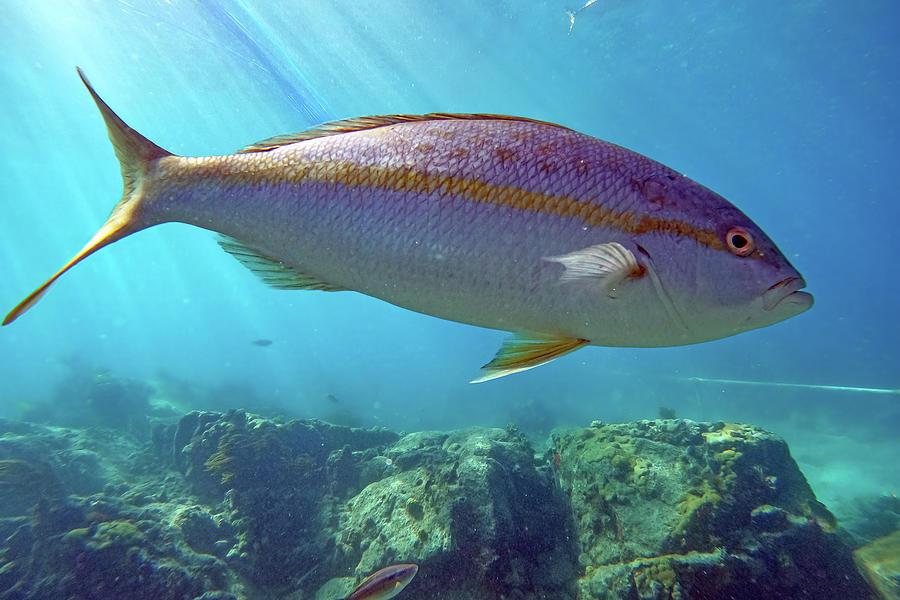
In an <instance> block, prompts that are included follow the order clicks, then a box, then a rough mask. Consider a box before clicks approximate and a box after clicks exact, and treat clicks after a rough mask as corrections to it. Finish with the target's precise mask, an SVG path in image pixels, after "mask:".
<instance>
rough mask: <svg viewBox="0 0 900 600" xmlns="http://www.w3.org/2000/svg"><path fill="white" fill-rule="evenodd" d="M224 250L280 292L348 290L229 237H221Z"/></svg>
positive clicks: (220, 241) (220, 242)
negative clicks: (302, 271)
mask: <svg viewBox="0 0 900 600" xmlns="http://www.w3.org/2000/svg"><path fill="white" fill-rule="evenodd" d="M218 241H219V245H220V246H221V247H222V250H224V251H225V252H227V253H228V254H230V255H232V256H233V257H235V258H236V259H237V260H238V262H239V263H241V264H242V265H244V266H245V267H247V268H248V269H250V270H251V271H253V273H254V274H255V275H256V276H257V277H259V278H260V279H262V280H263V282H265V283H266V284H268V285H270V286H272V287H273V288H277V289H279V290H320V291H323V292H342V291H346V289H347V288H342V287H340V286H337V285H332V284H330V283H327V282H325V281H322V280H320V279H319V278H317V277H314V276H312V275H307V274H306V273H301V272H300V271H298V270H296V269H294V268H293V267H291V266H290V265H286V264H284V263H283V262H281V261H280V260H278V259H275V258H272V257H271V256H268V255H267V254H264V253H263V252H260V251H259V250H257V249H256V248H252V247H250V246H248V245H247V244H244V243H243V242H241V241H239V240H236V239H234V238H233V237H228V236H227V235H220V236H219V240H218Z"/></svg>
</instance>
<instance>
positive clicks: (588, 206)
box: [3, 69, 813, 381]
mask: <svg viewBox="0 0 900 600" xmlns="http://www.w3.org/2000/svg"><path fill="white" fill-rule="evenodd" d="M78 73H79V75H80V76H81V79H82V81H83V82H84V84H85V85H86V86H87V88H88V91H89V92H90V93H91V96H92V97H93V99H94V102H95V103H96V104H97V107H98V108H99V109H100V113H101V114H102V116H103V119H104V121H105V122H106V126H107V129H108V132H109V138H110V140H111V141H112V144H113V147H114V149H115V153H116V156H117V157H118V159H119V162H120V163H121V168H122V178H123V180H124V187H125V190H124V193H123V196H122V199H121V201H120V202H119V203H118V204H117V205H116V206H115V208H114V209H113V211H112V214H111V215H110V217H109V219H108V220H107V221H106V223H105V224H104V225H103V226H102V227H101V228H100V230H99V231H98V232H97V233H96V234H95V235H94V237H93V238H91V240H90V241H89V242H88V243H87V245H86V246H85V247H84V248H83V249H82V250H81V251H80V252H79V253H78V254H77V255H76V256H75V258H73V259H72V260H71V261H69V263H67V264H66V265H65V266H64V267H63V268H62V269H61V270H60V271H59V272H57V273H56V274H55V275H54V276H53V277H51V278H50V279H49V280H48V281H47V282H46V283H44V284H43V285H42V286H40V287H39V288H38V289H37V290H35V291H34V292H33V293H32V294H31V295H30V296H28V297H27V298H26V299H25V300H23V301H22V302H21V303H20V304H19V305H18V306H16V307H15V308H14V309H13V310H12V311H11V312H10V313H9V314H8V315H7V316H6V318H5V319H4V321H3V324H4V325H7V324H9V323H11V322H12V321H13V320H15V319H17V318H18V317H19V316H21V315H22V314H23V313H24V312H25V311H27V310H28V309H29V308H31V307H32V306H33V305H34V304H35V303H36V302H37V301H38V300H39V299H40V298H41V297H42V296H43V295H44V293H45V292H46V291H47V289H48V288H49V287H50V285H51V284H52V283H53V282H55V281H56V280H57V278H59V277H60V275H62V274H63V273H65V272H66V271H68V270H69V269H70V268H71V267H73V266H74V265H75V264H77V263H78V262H80V261H81V260H83V259H84V258H85V257H87V256H89V255H90V254H93V253H94V252H96V251H97V250H99V249H100V248H102V247H104V246H106V245H108V244H111V243H113V242H115V241H116V240H120V239H122V238H124V237H125V236H128V235H130V234H132V233H135V232H137V231H140V230H141V229H146V228H147V227H151V226H153V225H158V224H160V223H166V222H182V223H188V224H191V225H195V226H197V227H202V228H205V229H210V230H212V231H216V232H218V233H220V234H221V236H222V237H221V238H220V240H219V244H220V245H221V246H222V248H223V249H224V250H225V251H226V252H229V253H231V254H232V255H233V256H234V257H235V258H236V259H237V260H238V261H240V262H241V263H242V264H243V265H244V266H246V267H247V268H249V269H251V270H252V271H253V272H254V273H256V274H257V275H258V276H259V277H260V278H261V279H262V280H263V281H264V282H265V283H267V284H269V285H271V286H273V287H275V288H280V289H290V290H321V291H328V292H335V291H341V290H352V291H356V292H360V293H363V294H367V295H369V296H373V297H375V298H380V299H382V300H385V301H387V302H390V303H392V304H395V305H397V306H401V307H403V308H407V309H409V310H413V311H417V312H420V313H424V314H427V315H432V316H435V317H440V318H442V319H448V320H451V321H458V322H461V323H468V324H471V325H478V326H481V327H490V328H493V329H500V330H505V331H510V332H513V336H512V337H511V338H509V339H508V340H507V341H506V342H504V344H503V345H502V347H501V348H500V350H499V352H498V353H497V355H496V356H495V357H494V359H493V360H492V361H490V362H489V363H488V364H486V365H485V366H484V367H482V376H481V377H479V378H478V379H476V380H475V381H485V380H488V379H494V378H496V377H501V376H503V375H508V374H510V373H515V372H517V371H523V370H525V369H530V368H532V367H536V366H538V365H541V364H544V363H546V362H549V361H551V360H553V359H555V358H558V357H560V356H562V355H564V354H567V353H569V352H572V351H574V350H577V349H579V348H581V347H583V346H587V345H598V346H631V347H654V346H678V345H683V344H694V343H698V342H704V341H708V340H714V339H718V338H723V337H727V336H730V335H734V334H737V333H740V332H742V331H747V330H750V329H756V328H759V327H765V326H767V325H772V324H773V323H778V322H779V321H783V320H784V319H787V318H789V317H792V316H794V315H797V314H799V313H802V312H803V311H805V310H807V309H808V308H810V306H812V303H813V298H812V296H811V295H810V294H807V293H806V292H802V291H799V290H800V289H801V288H803V287H805V286H806V283H805V282H804V280H803V277H802V276H801V275H800V273H799V272H798V271H797V270H796V269H795V268H794V267H793V266H792V265H791V264H790V262H789V261H788V259H787V258H785V256H784V255H783V254H782V253H781V252H780V251H779V250H778V248H777V247H776V246H775V244H774V243H773V242H772V240H770V239H769V238H768V236H766V234H765V233H764V232H763V231H762V230H761V229H760V228H759V227H758V226H757V225H756V224H755V223H753V221H751V220H750V219H749V218H748V217H747V216H745V215H744V213H742V212H741V211H740V210H738V209H737V208H736V207H735V206H733V205H732V204H730V203H729V202H728V201H727V200H725V199H724V198H722V197H721V196H719V195H718V194H716V193H714V192H712V191H710V190H709V189H707V188H705V187H703V186H701V185H700V184H698V183H695V182H694V181H692V180H690V179H688V178H687V177H685V176H683V175H681V174H679V173H677V172H675V171H673V170H672V169H670V168H668V167H666V166H664V165H662V164H660V163H658V162H655V161H653V160H651V159H649V158H646V157H644V156H642V155H640V154H637V153H635V152H632V151H630V150H627V149H625V148H622V147H620V146H616V145H614V144H611V143H608V142H604V141H602V140H599V139H596V138H593V137H590V136H587V135H584V134H581V133H578V132H576V131H573V130H571V129H568V128H566V127H562V126H559V125H554V124H551V123H545V122H542V121H535V120H531V119H525V118H519V117H509V116H499V115H482V114H429V115H421V116H415V115H389V116H375V117H360V118H356V119H347V120H343V121H334V122H331V123H326V124H324V125H320V126H318V127H314V128H313V129H310V130H308V131H304V132H301V133H296V134H291V135H281V136H277V137H273V138H269V139H266V140H262V141H260V142H257V143H255V144H251V145H249V146H247V147H246V148H244V149H243V150H240V151H239V152H238V153H236V154H231V155H227V156H213V157H201V158H191V157H182V156H176V155H173V154H171V153H169V152H167V151H165V150H163V149H162V148H160V147H159V146H157V145H156V144H154V143H153V142H151V141H149V140H148V139H146V138H145V137H143V136H142V135H140V134H139V133H138V132H136V131H135V130H133V129H131V128H130V127H129V126H128V125H126V124H125V123H124V122H123V121H122V120H121V119H120V118H119V117H118V116H117V115H116V114H115V113H114V112H113V111H112V109H110V108H109V106H107V105H106V103H105V102H104V101H103V100H101V99H100V97H99V96H98V95H97V93H96V92H95V91H94V89H93V88H92V87H91V85H90V83H89V82H88V80H87V79H86V78H85V76H84V74H83V73H82V72H81V70H80V69H79V71H78Z"/></svg>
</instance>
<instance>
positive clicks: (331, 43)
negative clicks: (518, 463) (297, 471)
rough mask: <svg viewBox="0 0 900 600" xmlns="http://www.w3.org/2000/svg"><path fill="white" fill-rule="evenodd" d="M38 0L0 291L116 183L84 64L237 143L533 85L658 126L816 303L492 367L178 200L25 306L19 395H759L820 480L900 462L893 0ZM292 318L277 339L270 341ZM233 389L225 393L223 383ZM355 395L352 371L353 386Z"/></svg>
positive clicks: (21, 9) (439, 404)
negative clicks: (770, 242)
mask: <svg viewBox="0 0 900 600" xmlns="http://www.w3.org/2000/svg"><path fill="white" fill-rule="evenodd" d="M577 8H578V5H576V4H570V3H566V2H534V3H530V2H488V3H482V2H474V1H473V2H454V3H451V4H448V3H437V2H435V3H419V2H399V1H398V2H383V3H381V2H375V3H361V2H351V1H343V0H339V1H337V2H329V3H288V2H273V3H268V2H267V3H261V2H249V1H244V2H241V1H222V2H208V3H197V4H191V3H178V2H175V3H170V2H153V1H134V2H124V1H119V2H103V3H96V2H87V1H84V2H75V3H71V2H68V3H62V2H54V1H49V0H48V1H46V2H39V3H34V4H28V5H27V6H26V5H22V6H17V5H12V4H10V5H8V6H5V7H4V8H3V9H2V16H3V18H2V20H0V33H2V35H3V37H4V39H5V40H6V43H4V44H3V45H2V48H0V56H2V58H3V60H2V63H0V65H2V67H0V83H2V87H3V89H4V90H5V94H4V99H3V103H4V110H2V111H0V151H2V152H3V156H4V157H5V159H4V160H3V161H2V163H0V197H2V198H3V203H4V205H3V206H4V208H3V210H4V218H3V220H2V222H0V256H2V258H3V264H4V275H3V278H2V283H0V304H2V305H3V306H6V307H8V308H11V307H12V306H13V305H15V303H17V302H18V301H19V300H20V299H21V298H22V297H23V296H24V295H25V294H26V293H28V292H29V291H30V290H31V289H33V288H34V287H35V286H36V285H37V284H38V283H39V282H41V281H43V279H44V278H45V277H47V276H49V275H50V274H51V273H52V272H54V271H55V269H57V268H59V267H60V266H61V265H62V264H63V263H64V261H65V260H67V259H68V258H69V257H70V256H72V254H73V253H74V252H75V251H76V250H77V249H78V248H80V247H81V245H82V244H83V243H84V241H85V240H86V239H87V238H88V237H89V236H90V235H91V234H92V233H93V231H94V230H95V229H96V227H97V226H98V225H99V224H100V223H101V222H102V221H103V219H104V218H105V216H106V215H107V214H108V211H109V210H110V208H111V206H112V205H113V203H114V202H115V201H116V200H117V199H118V197H119V195H120V193H121V192H120V189H121V188H120V185H121V182H120V179H119V175H118V173H119V172H118V167H117V165H116V162H115V158H114V157H113V155H112V152H111V151H110V148H109V144H108V141H107V140H106V136H105V134H104V132H103V127H102V124H101V122H100V119H99V118H98V116H97V114H96V110H95V108H94V107H93V105H92V104H91V102H90V100H89V98H88V96H87V94H86V93H85V92H84V90H83V89H82V88H81V84H80V82H79V81H78V79H77V77H76V75H75V71H74V65H76V64H77V65H79V66H81V67H82V68H84V69H85V71H86V72H87V73H88V75H89V76H90V77H91V78H92V81H93V83H94V84H95V86H96V87H97V89H98V91H100V93H101V94H102V95H103V96H104V98H105V99H106V100H107V101H108V102H109V103H110V104H111V105H112V106H113V107H114V108H115V109H116V110H117V111H119V113H120V114H121V115H122V117H123V118H124V119H125V120H126V121H127V122H129V123H130V124H131V125H132V126H134V127H135V128H136V129H138V130H140V131H141V132H143V133H144V134H145V135H147V136H148V137H150V138H151V139H153V140H154V141H156V142H157V143H159V144H160V145H161V146H163V147H165V148H167V149H169V150H170V151H173V152H176V153H179V154H188V155H204V154H214V153H226V152H231V151H233V150H235V149H236V148H239V147H241V146H242V145H243V144H246V143H249V142H251V141H253V140H257V139H262V138H265V137H268V136H270V135H274V134H277V133H284V132H288V131H296V130H301V129H303V128H305V127H307V126H309V125H311V124H313V123H315V122H318V121H321V120H325V119H329V118H337V117H346V116H352V115H360V114H384V113H404V112H408V113H422V112H429V111H440V112H450V111H460V112H463V111H465V112H493V113H508V114H518V115H523V116H528V117H532V118H538V119H543V120H548V121H553V122H558V123H561V124H564V125H567V126H570V127H572V128H574V129H577V130H579V131H583V132H585V133H589V134H591V135H595V136H597V137H600V138H603V139H607V140H610V141H613V142H615V143H618V144H621V145H623V146H626V147H629V148H632V149H634V150H636V151H639V152H641V153H644V154H646V155H648V156H651V157H652V158H655V159H657V160H660V161H661V162H664V163H666V164H668V165H669V166H671V167H673V168H675V169H677V170H679V171H682V172H684V173H686V174H687V175H689V176H690V177H692V178H694V179H696V180H697V181H699V182H701V183H703V184H704V185H707V186H709V187H711V188H712V189H714V190H716V191H717V192H719V193H721V194H723V195H724V196H725V197H727V198H729V199H730V200H731V201H732V202H734V203H735V204H736V205H737V206H738V207H740V208H741V209H743V210H744V211H745V212H747V214H748V215H749V216H750V217H751V218H753V219H754V220H755V221H756V222H757V223H759V224H760V225H761V226H762V227H763V229H764V230H765V231H766V232H767V233H768V234H769V235H770V236H771V237H772V238H773V239H774V240H775V241H776V243H778V244H779V246H780V248H781V249H782V251H783V252H784V253H785V254H786V256H788V257H789V258H790V259H791V260H792V261H793V263H794V264H795V266H796V267H797V268H798V269H799V270H800V271H801V272H802V273H803V274H804V276H805V278H806V280H807V282H808V284H809V288H808V289H809V291H810V292H812V293H813V294H814V295H815V297H816V305H815V306H814V307H813V309H812V310H811V311H809V312H808V313H806V314H803V315H800V316H798V317H796V318H793V319H790V320H788V321H786V322H784V323H781V324H778V325H776V326H773V327H769V328H765V329H762V330H758V331H754V332H748V333H745V334H741V335H739V336H736V337H734V338H730V339H726V340H721V341H717V342H712V343H707V344H701V345H696V346H689V347H683V348H671V349H653V350H641V349H614V348H588V349H586V350H582V351H579V352H578V353H577V354H573V355H571V356H568V357H565V358H563V359H561V360H559V361H557V362H555V363H553V364H551V365H547V366H544V367H541V368H539V369H536V370H534V371H531V372H528V373H524V374H521V375H516V376H513V377H510V378H506V379H504V380H500V381H497V382H492V383H489V384H483V385H478V386H472V385H469V384H468V383H466V382H467V381H468V380H469V379H471V378H472V376H474V375H475V374H476V371H477V368H478V367H479V366H480V364H482V363H483V362H485V361H487V360H488V359H489V358H490V357H491V356H492V354H493V352H494V351H495V349H496V348H497V347H498V346H499V343H500V339H501V337H502V336H501V334H500V333H498V332H493V331H486V330H481V329H477V328H473V327H468V326H463V325H458V324H453V323H447V322H443V321H439V320H437V319H433V318H429V317H424V316H421V315H417V314H413V313H410V312H406V311H403V310H400V309H397V308H394V307H391V306H388V305H386V304H384V303H381V302H378V301H375V300H372V299H369V298H365V297H361V296H358V295H352V294H334V295H328V294H321V293H287V292H278V291H273V290H270V289H267V288H266V287H265V286H262V285H260V284H259V283H258V282H257V281H256V280H255V278H254V277H253V276H252V275H250V274H249V273H247V272H246V271H245V270H244V269H243V268H242V267H240V265H238V264H237V263H235V261H234V260H233V259H231V258H230V257H228V256H226V255H224V254H223V253H222V252H221V251H220V250H219V249H218V247H217V246H216V244H215V243H214V242H213V240H212V239H211V238H212V236H211V234H209V233H207V232H203V231H200V230H196V229H191V228H188V227H185V226H177V225H167V226H165V227H159V228H155V229H153V230H150V231H147V232H142V233H141V234H139V235H137V236H134V237H133V238H129V239H127V240H125V241H122V242H119V243H118V244H117V245H116V246H115V247H112V248H109V249H105V250H103V251H102V252H100V253H98V254H97V255H96V256H94V257H92V258H91V259H89V260H88V261H86V262H85V263H84V264H83V265H80V266H79V267H78V268H77V269H75V270H74V271H73V272H71V273H69V274H68V275H67V276H66V277H65V278H64V279H63V280H62V281H60V282H59V283H58V285H57V286H56V287H55V288H54V289H53V290H52V291H51V292H50V293H49V294H48V295H47V297H46V298H45V299H44V300H43V301H42V302H41V304H40V305H39V306H38V307H36V308H35V309H34V310H33V311H32V312H31V313H29V314H28V315H26V316H25V317H23V318H22V319H21V320H20V321H17V322H16V323H14V324H13V325H11V326H9V327H6V328H4V329H3V330H2V331H0V356H2V357H3V360H2V361H0V382H2V383H0V395H2V403H0V413H2V416H5V417H11V418H16V417H17V416H19V415H20V414H21V410H22V409H23V408H27V407H29V406H34V405H35V404H36V403H41V402H45V401H47V400H48V399H51V398H53V395H54V393H55V390H56V389H57V387H58V386H59V384H60V381H63V380H64V377H65V376H66V375H67V373H68V372H69V369H70V367H69V366H67V365H71V364H72V361H73V360H76V361H77V363H78V364H79V365H82V366H80V367H77V368H84V369H94V368H103V369H108V370H109V371H110V372H112V373H115V374H116V375H118V376H123V377H130V378H135V379H144V380H152V381H159V380H161V379H163V380H167V381H178V382H181V383H182V384H184V385H183V386H182V389H183V390H189V393H186V394H185V395H184V396H183V397H181V398H180V399H179V402H181V403H183V406H182V407H183V408H184V409H186V410H187V409H190V408H194V407H202V406H203V405H204V404H212V405H214V406H211V407H212V408H219V409H221V408H230V407H241V406H247V405H252V404H265V405H268V406H274V407H276V408H279V409H282V410H283V411H284V412H286V413H289V414H294V415H298V416H313V417H322V418H326V419H327V418H329V415H330V414H331V413H333V412H334V410H335V408H334V407H335V405H338V406H340V407H341V411H343V416H344V417H347V416H348V415H350V416H352V418H353V419H354V421H355V422H356V423H357V424H360V425H372V424H378V425H384V426H387V427H392V428H396V429H400V430H406V431H413V430H419V429H451V428H456V427H462V426H466V425H491V426H503V425H505V424H506V423H509V422H515V423H519V424H520V425H521V426H522V427H523V429H525V430H528V429H534V430H541V431H543V430H549V428H550V427H553V426H565V425H572V426H574V425H579V426H583V425H584V424H585V423H589V422H590V421H591V420H593V419H601V420H603V421H605V422H625V421H629V420H633V419H638V418H655V417H656V416H657V415H658V412H659V408H660V407H669V408H672V409H674V410H675V411H676V412H677V414H678V416H679V417H686V418H691V419H695V420H727V421H736V422H751V423H755V424H758V425H760V426H763V427H765V428H767V429H770V430H772V431H774V432H776V433H778V434H779V435H781V436H783V437H784V438H785V439H786V440H787V441H788V443H789V444H790V447H791V450H792V453H793V455H794V457H795V458H796V459H797V461H798V463H799V465H800V467H801V469H802V470H803V472H804V473H805V475H806V476H807V477H808V479H809V481H810V483H811V484H812V486H813V488H814V490H815V492H816V494H817V495H818V497H819V499H820V500H822V501H823V502H824V503H825V504H826V505H828V507H829V508H830V509H831V510H833V512H834V513H835V514H836V515H837V516H838V518H840V517H841V515H842V513H843V512H850V511H852V510H853V509H852V505H853V503H854V501H855V499H856V498H859V497H872V496H882V495H892V494H896V493H897V492H898V491H900V436H898V435H897V432H898V430H900V410H898V403H900V396H898V395H896V394H880V393H872V392H865V391H835V390H830V389H821V388H820V389H816V388H785V387H779V386H777V385H770V386H747V385H744V384H741V383H725V384H720V383H700V382H696V381H692V380H691V378H694V377H703V378H718V379H727V380H737V381H753V382H762V383H778V382H791V383H800V384H810V385H819V386H852V387H860V388H871V389H880V390H892V389H896V388H900V381H898V373H900V370H898V369H897V364H898V354H897V349H896V340H897V339H898V337H900V322H898V319H897V316H896V315H897V298H898V297H900V287H898V286H900V283H898V278H897V277H896V276H895V275H893V273H895V271H896V268H895V264H894V263H895V261H894V259H893V257H895V256H896V255H897V254H898V252H900V237H898V236H897V235H896V227H897V225H898V223H900V208H898V206H900V205H898V203H897V202H896V201H895V196H896V182H895V179H896V177H895V175H894V173H893V168H892V165H893V162H895V157H896V156H898V150H900V148H898V147H897V146H898V140H900V135H898V134H900V126H898V125H900V115H898V108H897V106H896V102H895V99H896V97H897V95H898V92H900V89H898V87H900V86H898V78H900V75H898V73H900V69H898V65H900V47H898V42H897V40H896V35H895V32H894V27H893V24H895V23H897V22H898V19H900V9H898V6H897V4H896V3H893V2H889V1H880V2H867V3H865V4H864V5H861V6H851V5H850V4H848V3H839V2H828V1H811V0H809V1H801V2H792V3H788V4H785V3H783V2H775V1H774V0H772V1H762V2H735V3H727V4H721V3H707V4H704V5H697V4H695V3H687V2H685V3H672V2H664V1H663V0H655V1H646V2H644V1H639V0H633V1H626V0H618V1H610V2H602V1H599V2H595V3H592V4H590V5H589V6H586V7H585V8H583V9H581V10H579V11H578V12H577V13H576V16H575V22H574V26H573V27H572V28H571V30H570V19H569V16H568V15H567V13H566V10H574V9H577ZM258 339H269V340H271V341H272V344H271V345H269V346H259V345H254V344H253V343H252V342H253V341H254V340H258ZM211 399H212V400H211ZM334 400H337V402H335V401H334Z"/></svg>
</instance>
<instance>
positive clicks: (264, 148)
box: [237, 113, 568, 154]
mask: <svg viewBox="0 0 900 600" xmlns="http://www.w3.org/2000/svg"><path fill="white" fill-rule="evenodd" d="M485 120H493V121H521V122H524V123H539V124H541V125H550V126H552V127H559V128H560V129H568V128H567V127H563V126H562V125H556V124H555V123H547V122H546V121H538V120H535V119H527V118H525V117H511V116H507V115H490V114H477V113H472V114H469V113H460V114H455V113H429V114H427V115H375V116H371V117H355V118H352V119H341V120H339V121H329V122H328V123H322V124H321V125H316V126H315V127H313V128H312V129H307V130H306V131H300V132H298V133H287V134H284V135H276V136H274V137H270V138H266V139H264V140H260V141H258V142H256V143H255V144H250V145H249V146H247V147H246V148H242V149H241V150H238V152H237V153H238V154H243V153H247V152H268V151H269V150H272V149H274V148H278V147H280V146H287V145H288V144H295V143H297V142H302V141H305V140H311V139H314V138H320V137H328V136H330V135H339V134H341V133H349V132H351V131H363V130H366V129H375V128H377V127H386V126H388V125H397V124H398V123H414V122H421V121H485Z"/></svg>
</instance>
